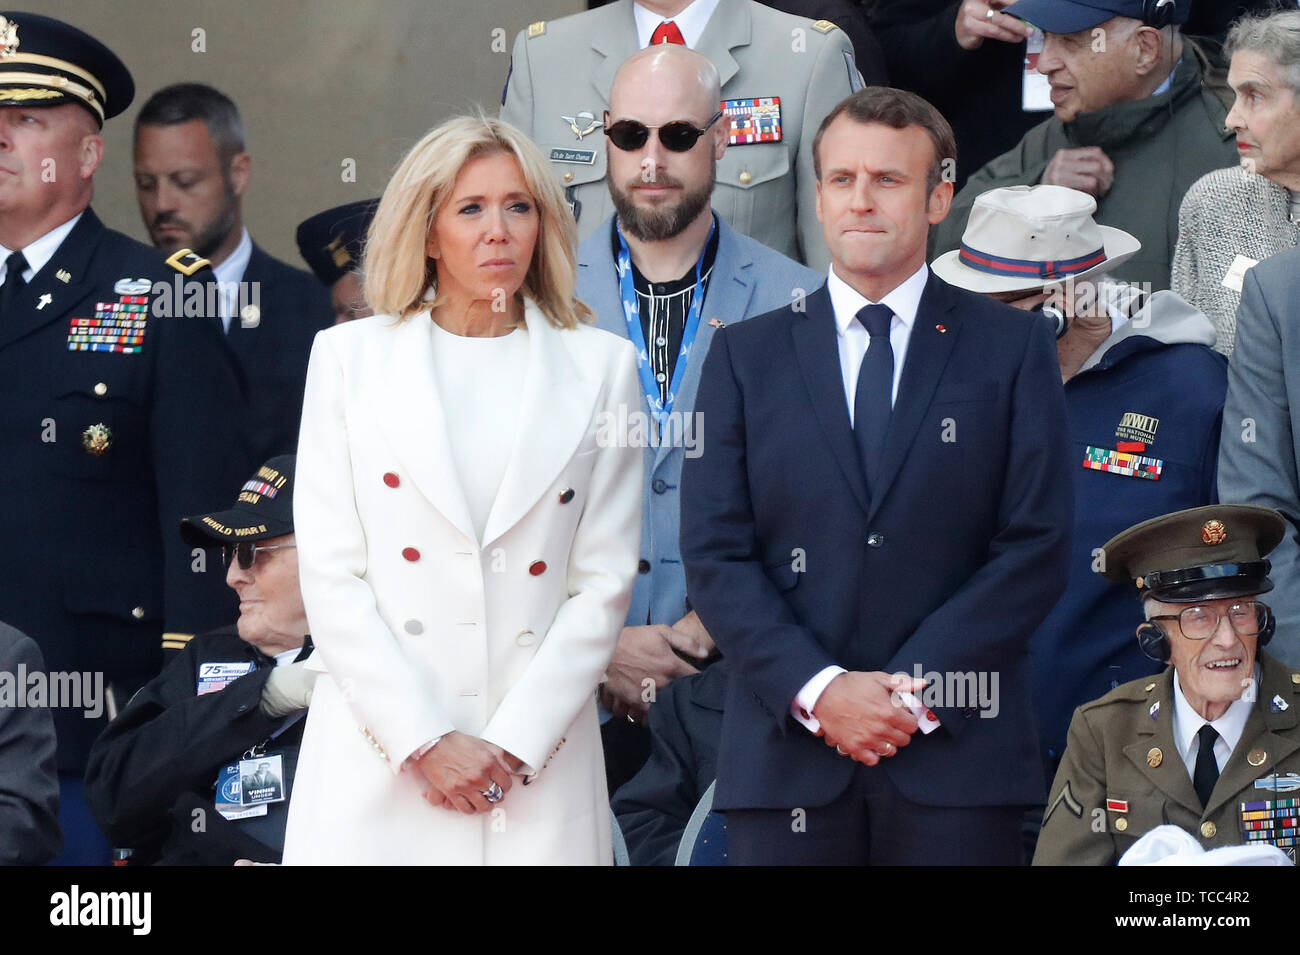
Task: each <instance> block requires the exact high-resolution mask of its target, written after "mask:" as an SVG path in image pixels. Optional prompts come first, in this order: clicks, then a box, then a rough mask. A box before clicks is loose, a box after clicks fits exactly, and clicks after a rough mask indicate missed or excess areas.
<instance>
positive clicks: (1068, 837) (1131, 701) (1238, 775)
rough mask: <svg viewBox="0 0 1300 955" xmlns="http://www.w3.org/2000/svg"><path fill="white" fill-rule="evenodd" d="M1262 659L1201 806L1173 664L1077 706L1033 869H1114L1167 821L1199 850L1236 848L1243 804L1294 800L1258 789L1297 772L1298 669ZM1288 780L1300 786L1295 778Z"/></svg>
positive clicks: (1240, 838)
mask: <svg viewBox="0 0 1300 955" xmlns="http://www.w3.org/2000/svg"><path fill="white" fill-rule="evenodd" d="M1259 661H1260V665H1261V666H1262V668H1263V673H1262V676H1261V678H1260V685H1259V689H1258V692H1257V693H1256V695H1255V706H1254V709H1253V711H1252V712H1251V714H1250V717H1249V719H1248V720H1247V721H1246V727H1245V729H1244V730H1243V731H1242V734H1241V739H1240V740H1239V741H1238V742H1237V746H1236V748H1235V749H1234V750H1233V751H1232V755H1231V756H1230V757H1229V758H1228V761H1227V763H1225V764H1224V766H1223V770H1222V771H1221V772H1220V774H1219V781H1218V783H1216V784H1215V787H1214V791H1213V792H1212V793H1211V794H1210V801H1209V804H1208V805H1207V806H1206V807H1205V808H1204V809H1202V808H1201V801H1200V799H1198V798H1197V796H1196V791H1195V789H1193V788H1192V778H1191V775H1190V774H1189V773H1188V772H1187V765H1186V764H1185V763H1184V762H1183V760H1182V758H1181V757H1180V756H1179V755H1178V748H1177V746H1176V744H1175V743H1174V730H1173V715H1174V668H1173V667H1172V666H1171V667H1169V668H1167V669H1166V670H1165V671H1164V673H1161V674H1159V675H1158V676H1153V677H1148V678H1146V679H1142V680H1134V681H1132V682H1131V683H1125V684H1124V685H1122V686H1119V687H1116V688H1115V689H1114V690H1111V691H1110V692H1109V693H1107V694H1106V695H1105V696H1103V697H1102V698H1101V699H1099V700H1093V701H1092V702H1091V703H1085V704H1084V705H1083V706H1081V707H1079V708H1078V709H1077V710H1075V713H1074V719H1073V721H1071V723H1070V733H1069V738H1068V740H1067V742H1066V748H1065V756H1064V758H1063V759H1062V760H1061V768H1060V769H1059V770H1058V771H1057V773H1056V779H1055V780H1053V781H1052V789H1051V794H1050V796H1049V799H1048V804H1047V811H1046V812H1045V813H1044V815H1043V830H1042V833H1041V834H1040V835H1039V837H1038V849H1037V851H1036V852H1035V854H1034V865H1109V864H1113V863H1115V862H1116V861H1118V860H1119V857H1120V856H1122V855H1123V854H1124V853H1125V852H1126V851H1127V850H1128V849H1129V847H1130V846H1132V845H1133V843H1135V842H1137V840H1138V839H1140V838H1141V837H1142V836H1144V835H1146V833H1148V832H1150V831H1151V830H1152V829H1154V828H1155V827H1156V826H1159V825H1164V824H1171V825H1175V826H1178V827H1179V828H1181V829H1185V830H1186V831H1187V832H1189V833H1191V834H1192V835H1194V836H1196V838H1197V839H1198V841H1199V842H1200V843H1201V845H1202V846H1203V847H1204V848H1205V849H1218V848H1220V847H1222V846H1232V845H1240V844H1242V843H1244V842H1245V841H1246V838H1245V835H1244V830H1243V823H1242V808H1241V804H1242V803H1243V802H1260V801H1270V800H1272V801H1275V800H1284V799H1291V798H1296V797H1300V789H1297V790H1290V791H1281V792H1276V791H1274V790H1273V789H1271V788H1261V787H1258V786H1256V782H1257V781H1258V780H1265V781H1268V780H1269V777H1278V778H1283V779H1284V778H1285V777H1286V775H1287V774H1288V773H1292V774H1300V673H1297V672H1296V671H1294V670H1292V669H1290V668H1289V667H1287V666H1286V665H1285V664H1283V663H1281V662H1280V661H1278V660H1275V659H1273V658H1272V657H1270V656H1269V655H1268V654H1267V653H1262V652H1261V653H1260V654H1259ZM1157 704H1158V705H1157ZM1291 782H1293V783H1296V784H1300V775H1297V776H1295V777H1294V778H1293V779H1292V780H1291ZM1108 807H1109V808H1108Z"/></svg>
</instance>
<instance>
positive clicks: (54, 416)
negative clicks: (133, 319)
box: [0, 209, 251, 772]
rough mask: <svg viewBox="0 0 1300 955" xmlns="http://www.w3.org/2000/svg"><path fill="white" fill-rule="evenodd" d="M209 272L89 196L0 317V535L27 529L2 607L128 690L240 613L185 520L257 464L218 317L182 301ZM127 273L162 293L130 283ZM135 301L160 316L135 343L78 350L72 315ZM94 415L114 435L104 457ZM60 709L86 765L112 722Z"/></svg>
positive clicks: (10, 551) (1, 615) (63, 746)
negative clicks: (109, 214) (137, 235)
mask: <svg viewBox="0 0 1300 955" xmlns="http://www.w3.org/2000/svg"><path fill="white" fill-rule="evenodd" d="M204 278H205V277H204V274H203V273H198V274H196V275H194V277H193V279H192V280H191V279H186V278H185V277H183V276H182V275H181V274H180V272H179V271H177V270H176V269H175V268H170V267H168V266H167V265H165V264H164V262H163V258H162V256H161V255H160V254H159V253H158V252H157V251H156V250H154V249H151V248H149V247H148V246H146V245H142V244H141V243H139V242H135V241H134V240H132V239H129V238H127V237H126V236H124V235H121V234H120V233H117V232H113V231H112V230H110V229H106V228H105V227H104V225H103V223H101V222H100V221H99V218H98V217H97V216H96V215H95V213H94V211H93V210H91V209H87V210H86V211H85V214H84V215H83V216H82V217H81V219H80V220H79V221H78V222H77V224H76V225H75V226H74V227H73V228H72V231H71V232H70V233H69V234H68V236H67V238H65V239H64V240H63V242H62V243H61V244H60V245H59V247H58V248H57V249H56V250H55V252H54V255H53V256H51V258H50V260H49V261H48V262H46V263H45V265H44V266H43V267H42V268H41V270H40V271H39V272H37V273H36V274H35V275H33V276H32V280H31V282H29V283H28V284H27V285H26V286H25V287H24V288H23V289H22V291H21V292H20V293H19V294H18V296H17V297H16V298H15V299H14V300H13V302H12V303H11V306H10V308H9V309H8V313H7V314H5V315H3V316H0V319H3V320H2V321H0V381H3V382H4V389H5V391H4V394H5V415H4V424H3V425H2V426H0V461H3V462H4V466H3V467H0V493H3V495H4V507H2V508H0V539H4V540H9V541H26V542H27V546H24V547H7V548H4V549H3V551H0V580H3V581H4V587H3V588H0V619H3V620H5V621H6V622H8V623H10V624H12V625H13V626H15V627H17V628H18V629H19V630H21V631H23V632H24V633H26V634H27V635H28V636H30V637H31V638H32V639H33V640H35V641H36V643H37V644H38V645H39V646H40V648H41V653H42V654H43V655H44V657H45V663H46V665H47V666H48V667H49V668H50V669H51V670H58V671H76V672H82V671H92V672H93V671H102V672H103V673H104V679H105V682H109V683H112V684H113V685H114V689H115V690H116V692H117V694H118V699H119V700H121V701H123V702H124V701H125V700H126V699H127V698H128V697H129V695H130V692H131V690H132V689H134V688H135V687H137V686H139V685H140V684H142V683H143V682H144V681H145V680H147V679H149V678H150V677H152V676H153V675H154V674H155V673H157V672H158V669H159V667H160V666H161V664H162V648H161V644H160V637H161V636H162V635H163V634H164V633H183V634H193V633H200V632H202V631H203V630H207V629H210V628H212V627H214V626H218V625H219V624H220V623H221V622H222V621H223V620H229V619H230V618H231V617H233V616H234V615H235V599H234V594H233V592H232V591H231V590H230V588H229V587H227V586H226V575H225V571H224V569H223V568H222V566H221V560H220V558H219V557H217V556H215V555H214V554H210V555H209V557H208V560H207V562H206V565H204V566H200V565H199V564H198V563H197V562H196V559H195V557H194V556H193V555H192V553H191V549H190V547H189V546H188V545H187V544H185V542H184V541H183V540H182V539H181V536H180V533H179V532H178V527H179V524H180V519H181V518H182V517H184V516H185V515H187V514H202V513H206V512H209V511H212V510H215V509H217V508H220V507H227V506H229V503H230V500H231V497H232V495H234V494H235V493H236V492H237V491H238V489H239V486H240V485H241V484H242V483H243V482H244V481H245V480H246V479H247V478H248V475H249V472H250V470H251V469H250V461H249V458H248V457H247V454H246V444H245V428H246V406H245V404H244V398H243V395H242V394H241V391H240V387H239V375H238V371H237V370H236V367H235V362H234V359H233V357H232V356H231V354H230V350H229V348H227V347H226V345H225V343H224V342H223V341H222V339H221V334H220V325H219V324H216V319H215V318H211V319H208V318H203V317H196V316H194V315H193V314H190V315H188V316H187V315H184V314H183V313H182V305H183V304H184V302H185V301H186V300H190V299H191V298H192V299H193V300H201V299H202V298H203V296H202V295H201V294H199V290H198V289H194V290H193V291H194V292H195V294H194V295H193V296H191V295H190V291H188V290H187V289H188V283H189V282H190V281H193V282H199V281H203V280H204ZM207 278H209V279H210V275H209V276H207ZM175 282H181V283H184V287H182V286H177V285H175V284H174V283H175ZM126 283H140V284H141V285H145V286H151V287H150V292H149V293H148V294H145V295H140V296H137V295H132V294H129V293H128V292H124V291H117V290H116V289H118V288H122V289H126V288H128V287H130V286H129V285H128V284H126ZM178 288H180V289H181V291H179V292H177V291H175V289H178ZM178 296H179V298H178ZM134 298H141V299H143V304H141V303H131V302H129V301H128V302H125V304H127V305H128V306H131V307H135V305H140V307H143V308H145V309H146V311H144V312H142V313H139V314H142V315H144V316H146V322H147V324H146V326H145V328H144V334H143V336H142V340H141V341H140V342H139V343H138V345H129V346H126V347H131V348H135V347H138V348H139V351H135V352H130V351H117V352H112V351H102V350H100V351H91V350H75V349H71V350H70V349H69V347H68V346H69V344H72V345H74V346H75V345H78V344H83V343H79V342H78V341H76V335H77V334H78V332H79V331H80V330H82V329H84V328H86V327H87V326H84V325H77V326H74V325H73V324H72V323H73V321H74V320H75V319H88V320H94V319H95V318H96V315H97V314H98V313H103V312H106V311H107V310H110V309H113V308H115V307H116V306H118V305H119V303H123V300H124V299H134ZM173 299H175V301H173ZM165 312H172V313H174V314H170V315H169V317H164V313H165ZM70 336H72V337H73V340H72V341H71V342H70V341H69V337H70ZM97 425H99V426H102V429H101V430H100V434H101V435H103V434H105V430H104V429H106V436H107V446H106V447H104V446H102V445H101V446H99V447H98V448H97V450H99V451H100V452H101V453H92V452H91V450H90V449H89V448H88V446H87V432H88V431H90V429H93V428H95V426H97ZM92 433H93V432H92ZM92 446H93V445H92ZM200 570H201V571H203V572H197V571H200ZM54 723H55V728H56V730H57V732H58V734H59V753H58V758H59V767H60V769H62V770H75V771H77V772H80V771H81V770H82V768H84V766H85V758H86V752H87V750H88V749H89V748H90V743H91V742H92V741H93V740H94V738H95V734H96V733H98V732H99V730H100V729H101V728H102V727H103V720H102V719H98V720H92V719H86V718H84V716H83V715H82V712H81V711H80V710H74V709H69V708H67V707H60V708H59V709H56V710H55V712H54Z"/></svg>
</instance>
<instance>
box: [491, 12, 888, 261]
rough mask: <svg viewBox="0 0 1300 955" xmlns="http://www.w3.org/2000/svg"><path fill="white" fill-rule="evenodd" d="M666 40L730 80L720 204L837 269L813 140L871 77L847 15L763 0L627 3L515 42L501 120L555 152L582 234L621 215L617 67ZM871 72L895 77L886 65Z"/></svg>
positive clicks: (745, 223) (792, 249)
mask: <svg viewBox="0 0 1300 955" xmlns="http://www.w3.org/2000/svg"><path fill="white" fill-rule="evenodd" d="M651 8H654V9H655V10H662V11H663V12H665V13H668V12H672V13H673V14H674V15H673V16H672V17H671V18H667V17H661V16H660V15H659V14H658V13H656V12H654V10H652V9H651ZM659 42H672V43H684V44H685V45H686V46H688V47H690V48H691V49H692V50H695V51H696V52H698V53H703V54H704V55H705V56H707V57H708V58H709V59H710V60H712V61H713V65H714V66H716V67H717V68H718V73H719V74H720V76H721V79H722V99H723V103H722V104H720V105H721V106H722V108H723V111H722V115H721V117H719V118H718V119H717V120H716V121H717V122H720V123H725V124H727V131H728V142H729V145H728V147H727V151H726V152H725V153H724V154H723V157H722V158H721V159H720V160H718V172H717V185H716V186H715V188H714V190H713V208H714V210H715V211H716V212H717V213H718V214H719V215H720V216H722V218H724V219H726V220H727V223H728V224H729V225H730V226H731V227H732V228H733V229H735V230H736V231H737V232H740V233H742V234H743V235H747V236H749V237H750V238H751V239H756V240H757V241H759V242H761V243H763V245H766V246H768V247H769V248H772V249H775V250H776V251H777V252H780V253H781V254H782V255H785V256H788V257H790V258H792V259H796V260H798V261H800V262H803V263H804V264H806V265H808V266H809V267H810V268H812V269H813V270H814V271H818V272H825V271H826V268H827V265H828V264H829V262H830V256H829V254H828V253H827V251H826V241H825V239H824V238H823V237H822V227H821V223H820V222H818V221H817V213H816V202H817V177H816V175H815V173H814V172H813V159H812V141H813V136H814V135H815V134H816V132H817V127H818V126H819V125H820V123H821V121H822V119H823V118H824V117H825V116H826V114H827V113H829V112H830V111H831V110H832V109H833V108H834V107H835V105H836V104H838V103H839V101H840V100H842V99H844V97H846V96H848V95H849V93H851V92H853V91H854V90H856V89H859V88H860V87H861V86H862V74H861V73H859V71H858V66H857V64H856V63H855V62H854V59H853V46H852V44H851V43H850V42H849V38H848V37H847V36H845V35H844V33H843V32H842V31H841V30H840V29H839V28H838V27H836V26H835V24H833V23H831V22H830V21H829V20H816V21H813V20H809V19H806V18H805V17H796V16H793V15H791V14H788V13H782V12H780V11H778V10H773V9H772V8H770V7H767V6H764V5H763V4H761V3H757V2H755V0H694V2H689V3H688V2H684V0H646V2H645V3H644V4H642V3H636V2H634V0H616V2H614V3H611V4H609V5H608V6H605V7H600V8H598V9H595V10H588V11H585V12H583V13H576V14H574V15H572V16H568V17H564V18H563V19H560V20H553V21H549V22H548V21H541V22H538V23H534V24H532V25H531V26H529V27H528V29H526V30H524V31H521V32H520V33H519V35H518V36H517V37H516V38H515V45H514V50H513V52H512V53H511V58H510V72H509V76H508V77H507V80H506V88H505V91H504V93H503V95H502V107H501V118H502V119H504V120H505V121H506V122H508V123H512V124H513V125H515V126H518V127H519V128H520V129H522V130H523V131H524V132H525V133H527V134H528V135H529V136H531V137H532V139H533V141H534V142H535V143H537V144H538V145H539V146H540V147H541V149H542V154H543V155H544V156H546V157H547V158H548V159H549V160H550V162H551V166H552V168H553V169H554V170H555V174H556V175H557V176H558V177H559V179H560V182H561V184H562V185H563V186H564V187H565V191H566V194H567V195H568V197H569V201H570V203H571V204H572V205H573V206H574V212H575V215H576V216H577V219H578V239H579V241H581V240H584V239H586V238H587V237H588V236H589V235H591V234H592V232H593V231H595V229H596V227H597V226H598V225H599V224H600V223H602V222H604V221H605V220H606V219H608V218H609V217H610V215H611V214H612V213H613V211H614V206H613V201H612V200H611V199H610V195H609V190H608V188H607V187H606V185H605V181H604V180H605V147H604V144H603V142H602V140H603V138H604V136H603V129H604V124H603V116H604V111H605V109H606V108H607V107H608V106H609V88H610V83H611V82H612V81H613V79H614V73H615V72H616V71H617V70H618V68H619V65H620V64H622V62H623V61H624V60H625V59H627V58H628V57H629V56H631V55H632V54H633V53H635V52H637V50H640V49H643V48H644V47H646V46H648V45H650V44H652V43H659ZM863 71H864V72H865V73H868V74H869V75H871V76H872V77H873V78H876V79H881V80H883V76H884V72H883V66H880V65H879V64H866V65H864V70H863ZM654 132H656V131H652V133H654Z"/></svg>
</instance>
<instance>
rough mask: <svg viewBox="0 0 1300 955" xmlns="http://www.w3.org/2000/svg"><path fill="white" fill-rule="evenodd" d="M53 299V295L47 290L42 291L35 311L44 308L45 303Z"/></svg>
mask: <svg viewBox="0 0 1300 955" xmlns="http://www.w3.org/2000/svg"><path fill="white" fill-rule="evenodd" d="M53 301H54V296H53V295H51V294H50V293H49V292H45V293H43V294H42V295H41V298H40V303H39V304H38V305H37V306H36V311H38V312H39V311H41V310H42V309H44V308H45V306H46V305H49V304H50V303H51V302H53Z"/></svg>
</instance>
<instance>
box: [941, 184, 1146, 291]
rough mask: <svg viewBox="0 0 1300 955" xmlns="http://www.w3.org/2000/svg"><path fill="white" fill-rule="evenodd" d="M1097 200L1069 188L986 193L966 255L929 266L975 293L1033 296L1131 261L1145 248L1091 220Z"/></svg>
mask: <svg viewBox="0 0 1300 955" xmlns="http://www.w3.org/2000/svg"><path fill="white" fill-rule="evenodd" d="M1096 211H1097V201H1096V200H1095V199H1093V198H1092V196H1090V195H1088V194H1087V193H1086V192H1079V191H1078V190H1077V189H1067V188H1066V187H1065V186H1007V187H1005V188H1002V189H990V190H989V191H988V192H985V193H981V194H980V195H979V196H977V197H976V199H975V204H974V205H973V206H971V210H970V220H969V221H968V222H967V223H966V232H965V234H963V235H962V237H961V248H960V249H955V250H953V251H952V252H945V253H944V254H943V255H941V256H939V257H938V258H937V259H935V260H934V263H933V264H932V265H931V266H930V267H931V268H932V269H933V270H934V273H935V274H936V275H937V276H939V278H941V279H943V280H944V281H945V282H948V283H949V284H951V285H956V286H958V287H959V288H964V289H967V290H969V291H972V292H983V293H988V292H1020V291H1024V292H1030V291H1034V290H1037V289H1041V288H1042V287H1043V286H1045V285H1052V284H1055V283H1058V282H1064V281H1065V280H1066V279H1067V278H1073V279H1074V280H1076V281H1078V280H1081V279H1088V278H1092V277H1094V276H1097V275H1101V274H1103V273H1105V272H1109V271H1110V270H1111V269H1113V268H1115V267H1116V266H1117V265H1119V264H1120V263H1122V262H1127V261H1128V260H1129V259H1131V258H1132V257H1133V256H1134V255H1136V254H1137V252H1138V250H1140V249H1141V248H1142V243H1141V242H1139V241H1138V240H1137V239H1136V238H1134V237H1133V236H1131V235H1129V234H1128V233H1127V232H1124V231H1123V230H1122V229H1112V228H1111V227H1110V226H1104V225H1098V224H1097V223H1096V222H1094V221H1093V218H1092V214H1093V213H1094V212H1096Z"/></svg>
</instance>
